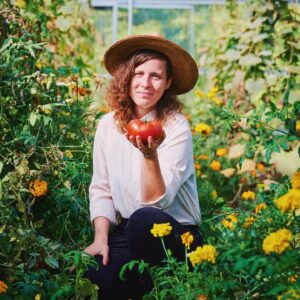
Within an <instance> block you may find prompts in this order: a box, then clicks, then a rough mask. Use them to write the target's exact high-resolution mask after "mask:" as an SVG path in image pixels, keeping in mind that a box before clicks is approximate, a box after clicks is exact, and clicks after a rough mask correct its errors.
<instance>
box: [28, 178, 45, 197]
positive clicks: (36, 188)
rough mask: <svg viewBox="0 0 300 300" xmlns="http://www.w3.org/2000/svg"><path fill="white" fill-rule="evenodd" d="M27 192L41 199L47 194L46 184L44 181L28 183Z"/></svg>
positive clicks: (37, 180) (36, 180)
mask: <svg viewBox="0 0 300 300" xmlns="http://www.w3.org/2000/svg"><path fill="white" fill-rule="evenodd" d="M29 191H30V192H31V194H32V195H33V196H35V197H42V196H45V195H46V194H47V193H48V184H47V182H46V181H44V180H39V179H35V180H34V181H31V182H30V183H29Z"/></svg>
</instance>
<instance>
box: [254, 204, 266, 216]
mask: <svg viewBox="0 0 300 300" xmlns="http://www.w3.org/2000/svg"><path fill="white" fill-rule="evenodd" d="M266 208H267V205H266V204H265V203H259V204H257V205H256V207H255V213H257V214H259V213H260V212H261V211H262V210H264V209H266Z"/></svg>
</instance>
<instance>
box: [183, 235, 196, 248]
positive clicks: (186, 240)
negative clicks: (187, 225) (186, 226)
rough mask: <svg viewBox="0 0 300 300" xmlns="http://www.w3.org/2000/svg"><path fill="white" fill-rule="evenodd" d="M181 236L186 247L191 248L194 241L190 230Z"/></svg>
mask: <svg viewBox="0 0 300 300" xmlns="http://www.w3.org/2000/svg"><path fill="white" fill-rule="evenodd" d="M180 237H181V242H182V244H183V245H184V246H185V247H187V249H190V246H191V244H192V243H193V241H194V237H193V235H192V234H191V233H190V232H189V231H187V232H185V233H184V234H182V235H181V236H180Z"/></svg>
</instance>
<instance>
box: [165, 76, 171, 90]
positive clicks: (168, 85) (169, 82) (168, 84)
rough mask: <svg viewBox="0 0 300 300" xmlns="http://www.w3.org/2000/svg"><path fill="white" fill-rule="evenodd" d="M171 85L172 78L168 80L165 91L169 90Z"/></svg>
mask: <svg viewBox="0 0 300 300" xmlns="http://www.w3.org/2000/svg"><path fill="white" fill-rule="evenodd" d="M171 83H172V77H171V78H169V79H168V80H167V84H166V87H165V90H167V89H168V88H169V87H170V85H171Z"/></svg>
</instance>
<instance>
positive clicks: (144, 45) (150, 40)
mask: <svg viewBox="0 0 300 300" xmlns="http://www.w3.org/2000/svg"><path fill="white" fill-rule="evenodd" d="M143 49H150V50H155V51H158V52H161V53H163V54H164V55H166V56H167V57H168V58H169V60H170V63H171V65H172V72H173V76H172V83H171V86H170V88H169V89H170V91H172V93H174V94H175V95H181V94H184V93H187V92H188V91H190V90H191V89H192V88H193V87H194V86H195V84H196V82H197V80H198V74H199V72H198V67H197V64H196V62H195V60H194V59H193V58H192V56H191V55H190V54H189V53H188V52H187V51H186V50H184V49H183V48H181V47H180V46H178V45H177V44H175V43H174V42H172V41H170V40H167V39H165V38H162V37H159V36H154V35H153V36H152V35H133V36H129V37H127V38H125V39H121V40H119V41H117V42H116V43H114V44H113V45H112V46H111V47H110V48H109V49H108V50H107V51H106V52H105V55H104V66H105V68H106V69H107V71H108V72H109V73H110V74H112V75H114V73H115V71H116V70H117V69H118V67H119V66H120V64H122V63H123V62H125V61H126V60H127V59H128V57H129V56H130V55H131V54H132V53H133V52H135V51H137V50H143Z"/></svg>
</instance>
